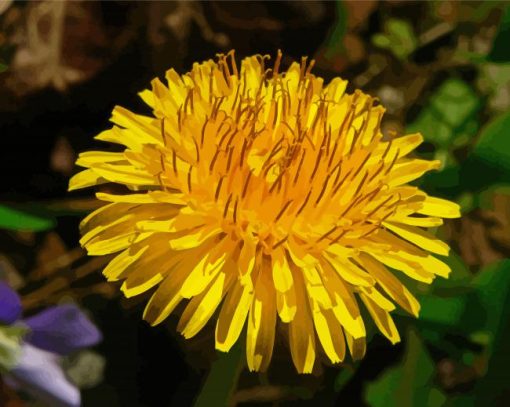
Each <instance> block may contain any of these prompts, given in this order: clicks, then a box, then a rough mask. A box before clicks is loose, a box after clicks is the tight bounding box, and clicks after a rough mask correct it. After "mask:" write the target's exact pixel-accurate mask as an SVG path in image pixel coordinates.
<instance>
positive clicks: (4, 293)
mask: <svg viewBox="0 0 510 407" xmlns="http://www.w3.org/2000/svg"><path fill="white" fill-rule="evenodd" d="M20 315H21V301H20V298H19V296H18V293H16V291H14V290H13V289H12V288H11V287H9V286H8V285H7V284H6V283H4V282H3V281H0V323H2V324H6V325H10V324H12V323H13V322H15V321H16V320H17V319H18V318H19V317H20Z"/></svg>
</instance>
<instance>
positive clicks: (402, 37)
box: [372, 18, 418, 60]
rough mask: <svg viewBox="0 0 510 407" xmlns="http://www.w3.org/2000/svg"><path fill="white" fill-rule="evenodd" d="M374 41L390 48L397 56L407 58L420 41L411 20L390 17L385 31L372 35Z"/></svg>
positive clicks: (380, 45)
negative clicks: (410, 22)
mask: <svg viewBox="0 0 510 407" xmlns="http://www.w3.org/2000/svg"><path fill="white" fill-rule="evenodd" d="M372 43H373V44H374V45H375V46H377V47H380V48H384V49H388V50H390V51H391V52H392V53H393V54H394V55H395V56H396V57H397V58H399V59H402V60H404V59H407V57H408V56H409V55H410V54H411V53H412V52H413V51H414V50H415V49H416V46H417V45H418V41H417V39H416V36H415V35H414V31H413V27H412V26H411V24H409V22H407V21H405V20H400V19H397V18H390V19H389V20H387V21H386V24H385V25H384V32H383V33H377V34H375V35H374V36H373V37H372Z"/></svg>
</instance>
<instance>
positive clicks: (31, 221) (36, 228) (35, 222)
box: [0, 205, 55, 232]
mask: <svg viewBox="0 0 510 407" xmlns="http://www.w3.org/2000/svg"><path fill="white" fill-rule="evenodd" d="M54 226H55V220H54V219H51V218H46V217H42V216H38V215H35V214H31V213H28V212H24V211H20V210H18V209H14V208H12V207H10V206H7V205H0V229H11V230H27V231H33V232H40V231H42V230H48V229H51V228H53V227H54Z"/></svg>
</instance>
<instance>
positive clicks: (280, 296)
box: [276, 286, 297, 323]
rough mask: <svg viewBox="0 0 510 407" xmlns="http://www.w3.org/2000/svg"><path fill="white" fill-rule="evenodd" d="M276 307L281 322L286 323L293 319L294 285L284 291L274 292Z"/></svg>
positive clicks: (294, 312)
mask: <svg viewBox="0 0 510 407" xmlns="http://www.w3.org/2000/svg"><path fill="white" fill-rule="evenodd" d="M276 308H277V310H278V315H279V316H280V319H281V320H282V322H285V323H288V322H290V321H292V320H293V319H294V316H295V315H296V309H297V304H296V293H295V287H294V286H292V287H291V288H290V289H289V290H288V291H286V292H284V293H282V292H280V291H277V292H276Z"/></svg>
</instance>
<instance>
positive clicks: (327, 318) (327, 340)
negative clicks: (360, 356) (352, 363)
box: [313, 309, 345, 363]
mask: <svg viewBox="0 0 510 407" xmlns="http://www.w3.org/2000/svg"><path fill="white" fill-rule="evenodd" d="M313 322H314V324H315V330H316V331H317V336H318V337H319V341H320V343H321V345H322V349H324V353H326V355H327V356H328V358H329V359H330V360H331V362H332V363H339V362H342V361H343V360H344V358H345V339H344V333H343V329H342V326H341V325H340V323H339V322H338V320H337V319H336V317H335V315H334V314H333V311H331V310H318V309H317V310H315V309H314V311H313Z"/></svg>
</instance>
